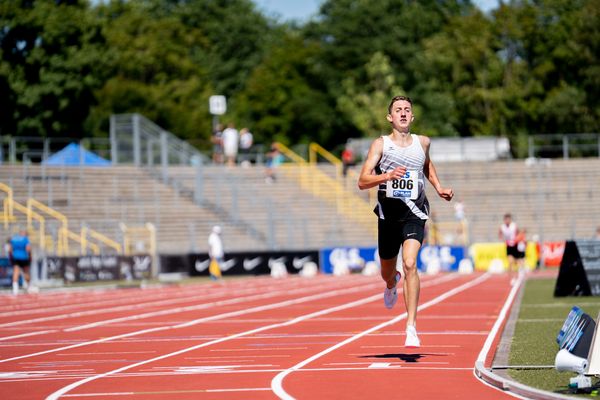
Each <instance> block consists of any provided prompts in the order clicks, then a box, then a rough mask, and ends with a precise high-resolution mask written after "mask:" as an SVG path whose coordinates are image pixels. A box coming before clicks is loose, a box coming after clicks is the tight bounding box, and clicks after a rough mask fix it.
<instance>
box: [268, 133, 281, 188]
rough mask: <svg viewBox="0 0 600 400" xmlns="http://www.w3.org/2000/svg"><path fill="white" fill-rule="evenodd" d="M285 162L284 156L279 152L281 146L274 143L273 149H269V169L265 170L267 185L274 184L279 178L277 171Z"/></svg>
mask: <svg viewBox="0 0 600 400" xmlns="http://www.w3.org/2000/svg"><path fill="white" fill-rule="evenodd" d="M282 160H283V156H282V155H281V152H280V150H279V144H278V143H277V142H273V144H271V148H270V149H269V152H268V153H267V161H266V167H267V169H266V170H265V174H266V177H265V182H267V183H274V182H275V179H276V178H277V177H276V175H275V170H276V169H277V167H278V166H279V164H281V162H282Z"/></svg>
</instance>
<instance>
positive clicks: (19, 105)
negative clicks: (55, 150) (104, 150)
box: [0, 0, 105, 137]
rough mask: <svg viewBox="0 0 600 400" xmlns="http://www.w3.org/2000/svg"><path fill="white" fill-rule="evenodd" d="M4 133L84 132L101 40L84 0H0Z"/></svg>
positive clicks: (0, 122) (97, 79)
mask: <svg viewBox="0 0 600 400" xmlns="http://www.w3.org/2000/svg"><path fill="white" fill-rule="evenodd" d="M0 7H1V9H2V10H3V12H2V14H1V16H0V48H1V50H0V51H1V54H0V87H2V89H3V90H2V93H3V96H2V97H3V99H2V104H1V105H2V109H3V111H2V113H3V115H5V117H4V118H0V130H1V131H2V133H3V134H12V135H28V136H72V137H79V136H81V135H82V134H83V132H82V129H81V128H82V123H83V121H84V120H85V119H86V118H87V115H88V113H89V109H90V104H91V103H92V102H93V97H94V96H93V92H94V90H95V89H96V88H98V87H100V85H101V84H102V81H103V79H102V73H101V71H102V68H103V66H104V65H105V57H104V41H103V37H102V35H101V33H100V28H99V26H98V24H96V22H95V21H94V19H93V18H92V17H91V15H90V14H89V13H88V12H87V3H86V2H84V1H50V0H32V1H10V0H2V1H1V2H0Z"/></svg>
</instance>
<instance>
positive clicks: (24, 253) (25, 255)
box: [8, 230, 31, 296]
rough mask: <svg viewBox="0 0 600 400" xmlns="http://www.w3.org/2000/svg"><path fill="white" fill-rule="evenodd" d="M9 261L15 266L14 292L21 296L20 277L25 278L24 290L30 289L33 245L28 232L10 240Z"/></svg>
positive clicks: (24, 231)
mask: <svg viewBox="0 0 600 400" xmlns="http://www.w3.org/2000/svg"><path fill="white" fill-rule="evenodd" d="M8 258H9V260H11V263H12V266H13V276H12V292H13V294H14V295H15V296H16V295H17V294H19V277H21V276H23V288H24V289H26V290H27V289H28V288H29V278H30V276H29V267H30V265H31V244H30V243H29V237H28V236H27V231H26V230H21V232H19V233H18V234H16V235H14V236H13V237H12V238H11V239H10V250H9V256H8Z"/></svg>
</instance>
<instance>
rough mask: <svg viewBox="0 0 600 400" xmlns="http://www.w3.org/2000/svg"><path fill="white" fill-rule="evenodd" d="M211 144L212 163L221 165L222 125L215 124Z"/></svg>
mask: <svg viewBox="0 0 600 400" xmlns="http://www.w3.org/2000/svg"><path fill="white" fill-rule="evenodd" d="M211 142H212V144H213V156H212V159H213V162H214V163H215V164H222V163H223V125H221V124H217V126H216V127H215V130H214V131H213V134H212V137H211Z"/></svg>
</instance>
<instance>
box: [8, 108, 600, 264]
mask: <svg viewBox="0 0 600 400" xmlns="http://www.w3.org/2000/svg"><path fill="white" fill-rule="evenodd" d="M15 140H17V139H10V138H3V142H2V146H1V147H2V153H1V154H2V168H0V182H2V190H1V191H0V195H2V196H3V197H4V198H3V207H4V212H3V224H2V228H1V229H2V230H1V234H0V239H2V240H6V238H7V237H8V236H9V235H10V234H11V233H12V232H14V231H15V230H16V229H17V226H22V225H25V224H26V225H27V226H28V227H29V229H30V230H32V228H35V229H33V230H34V231H35V232H38V233H37V236H36V234H34V235H33V238H34V242H35V243H36V244H37V245H38V251H39V252H40V254H53V253H54V254H57V253H60V252H65V251H66V249H67V248H68V249H69V252H70V253H77V252H80V253H82V254H86V253H98V252H101V253H106V252H108V253H114V252H117V253H135V252H142V253H144V252H148V251H152V252H156V253H157V254H182V253H190V252H191V253H198V252H200V253H201V252H205V251H206V250H207V246H206V237H207V235H208V233H209V232H210V230H211V227H212V226H214V225H220V226H222V227H223V231H224V237H225V243H226V248H227V250H228V251H248V250H260V251H271V250H293V249H320V248H324V247H337V246H351V247H365V246H367V247H370V246H374V245H375V243H376V237H375V223H374V221H375V220H374V216H373V214H372V208H373V206H374V202H375V196H374V194H375V193H374V192H373V191H371V192H370V193H368V192H360V191H359V190H358V188H357V185H356V179H357V174H358V169H359V168H360V166H356V167H354V169H352V170H350V173H349V174H348V176H346V177H343V176H342V174H341V162H340V160H339V159H338V158H337V157H336V156H335V155H333V154H332V153H330V152H328V151H327V150H326V149H323V148H322V147H321V146H319V145H318V144H316V143H313V144H311V145H310V146H306V147H304V148H297V149H295V151H294V150H292V149H289V148H287V147H285V146H283V145H282V147H281V148H282V152H283V155H284V157H285V160H286V162H284V164H283V165H282V166H281V168H280V170H279V171H278V180H277V183H276V184H268V183H267V182H265V180H264V165H262V161H261V160H263V159H264V155H263V154H262V153H261V154H258V155H257V156H255V157H254V160H255V161H256V162H255V163H254V164H253V166H252V167H251V168H226V167H224V166H221V165H213V164H212V163H211V162H210V161H209V159H208V157H206V156H205V155H203V154H202V153H200V152H199V151H197V150H196V149H195V148H193V147H192V146H190V145H189V144H188V143H186V142H184V141H181V140H179V139H178V138H177V137H175V136H174V135H172V134H171V133H169V132H166V131H165V130H163V129H162V128H160V127H159V126H157V125H156V124H154V123H153V122H151V121H149V120H147V119H146V118H144V117H143V116H141V115H137V114H127V115H114V116H113V117H112V118H111V137H110V140H108V141H107V140H104V141H102V142H100V143H99V144H98V143H95V142H91V141H87V142H85V141H84V142H82V143H81V146H79V147H77V148H75V149H71V150H72V151H74V152H75V158H74V161H73V160H71V162H70V163H71V164H72V165H68V162H63V163H61V162H49V161H50V160H52V157H53V156H56V155H57V154H60V151H59V149H58V148H57V147H58V146H57V143H58V144H60V145H64V144H65V143H64V142H60V141H59V140H54V139H52V141H54V143H49V141H50V140H47V141H45V142H40V143H31V142H30V143H25V142H23V143H18V144H16V143H15ZM21 140H22V139H21ZM595 140H596V142H590V143H591V144H590V146H591V147H592V152H593V151H594V146H595V151H596V152H597V151H598V142H597V141H598V137H596V139H595ZM365 143H368V141H366V140H362V141H358V140H350V141H349V144H350V145H352V146H354V148H355V151H356V153H357V154H364V153H365ZM565 143H568V141H567V142H565V141H564V140H562V144H563V146H564V145H565ZM530 144H531V145H532V146H533V145H534V142H533V141H532V142H531V143H530ZM36 146H37V147H36ZM507 146H508V143H507V142H506V141H505V140H504V139H501V138H500V139H495V138H487V139H462V140H460V139H434V141H433V144H432V154H433V156H432V157H433V158H434V160H435V162H436V167H437V171H438V174H439V176H440V178H441V180H442V182H444V184H446V185H448V186H451V187H453V189H454V191H455V193H456V198H457V199H460V200H461V201H462V202H463V204H464V205H465V209H466V220H465V221H463V222H457V221H456V220H455V218H454V210H453V208H452V206H451V205H448V204H447V203H445V202H442V201H441V200H440V199H439V198H437V196H436V195H435V193H433V192H432V190H431V186H430V185H428V186H427V187H428V190H429V193H428V197H429V200H430V202H431V206H432V210H433V212H432V221H431V222H430V223H429V237H428V241H429V243H430V244H437V245H460V246H468V245H469V244H471V243H474V242H494V241H497V229H498V225H499V223H500V221H501V218H502V215H503V214H504V213H506V212H510V213H512V214H513V216H514V218H515V220H517V221H518V222H519V225H520V226H522V227H525V228H527V231H528V234H529V235H531V236H533V235H535V236H536V237H537V238H539V239H538V240H552V241H559V240H565V239H571V238H586V237H590V236H591V235H592V234H593V232H594V231H595V229H596V226H597V224H598V221H600V201H599V200H600V188H598V186H597V185H594V184H592V183H593V182H598V181H599V180H600V159H599V158H598V157H597V154H596V157H590V158H569V157H568V156H569V154H570V153H569V151H573V149H574V148H575V147H574V146H571V148H570V150H569V149H567V150H566V153H565V150H564V148H563V149H562V151H559V154H561V155H562V156H563V157H561V158H554V159H550V158H540V157H535V154H536V152H538V151H539V147H538V149H537V150H536V149H535V148H534V149H530V154H531V155H533V157H529V158H527V159H525V160H523V159H513V158H510V156H509V155H510V149H509V148H508V147H507ZM86 147H88V148H90V149H92V150H95V151H97V152H98V154H99V155H101V156H104V157H106V159H108V160H109V161H110V162H108V161H107V162H106V163H100V164H97V163H94V162H90V163H88V162H85V157H86V153H89V151H88V150H87V149H86ZM586 148H587V147H586ZM17 149H19V150H18V151H17ZM21 149H25V150H21ZM50 149H56V151H54V152H53V151H51V150H50ZM63 156H64V155H63ZM35 157H37V158H38V160H37V161H39V162H36V159H35ZM98 158H101V157H100V156H98ZM93 160H96V161H97V159H93ZM14 204H16V206H15V205H14ZM35 204H39V205H40V206H39V207H38V209H37V210H36V209H35V206H34V205H35ZM42 207H43V208H42ZM582 211H584V212H582ZM42 221H43V225H44V226H43V233H40V232H42V230H41V229H40V224H42ZM65 221H68V222H65ZM36 227H37V228H36ZM65 230H68V231H69V232H70V233H69V234H66V233H64V232H66V231H65ZM134 232H136V233H139V232H146V233H145V235H142V238H141V239H140V237H139V235H138V236H135V235H134ZM42 235H43V236H44V237H43V238H42V237H41V236H42ZM70 241H74V242H75V243H74V244H72V245H71V246H69V245H68V243H69V242H70ZM82 242H83V244H82ZM65 254H66V253H65Z"/></svg>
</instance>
